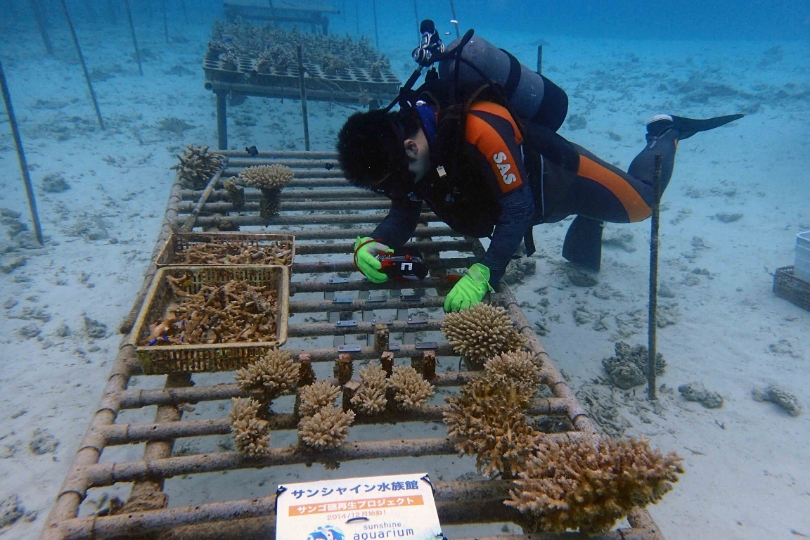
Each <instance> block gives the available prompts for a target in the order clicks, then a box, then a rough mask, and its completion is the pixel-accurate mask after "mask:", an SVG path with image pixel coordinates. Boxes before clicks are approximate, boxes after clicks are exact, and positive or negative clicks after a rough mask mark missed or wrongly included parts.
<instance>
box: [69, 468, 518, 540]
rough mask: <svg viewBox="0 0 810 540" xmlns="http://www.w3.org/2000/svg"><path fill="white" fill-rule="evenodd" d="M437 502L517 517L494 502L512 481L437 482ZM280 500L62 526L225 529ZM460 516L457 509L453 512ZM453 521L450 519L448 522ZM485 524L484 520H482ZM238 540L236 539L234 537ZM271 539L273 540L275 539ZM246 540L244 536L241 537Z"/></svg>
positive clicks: (75, 534) (104, 533)
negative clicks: (468, 503) (466, 503)
mask: <svg viewBox="0 0 810 540" xmlns="http://www.w3.org/2000/svg"><path fill="white" fill-rule="evenodd" d="M433 487H434V489H435V492H434V499H435V501H436V503H437V508H438V509H442V508H447V507H448V506H452V505H454V504H456V501H458V500H459V499H461V500H479V501H482V502H485V503H486V504H487V505H489V506H499V507H502V508H503V510H501V509H498V510H497V512H496V513H495V515H497V516H503V517H506V516H510V515H511V516H513V515H514V511H513V510H510V509H509V508H508V507H506V506H503V505H492V502H493V501H497V500H503V499H504V498H506V497H508V496H509V489H510V488H511V487H512V483H511V482H508V481H503V480H499V481H493V482H487V483H481V482H434V483H433ZM275 504H276V497H275V495H271V496H268V497H260V498H256V499H242V500H238V501H231V502H227V503H221V502H220V503H209V504H203V505H194V506H184V507H179V508H172V509H170V510H166V511H162V512H141V513H138V514H134V515H116V516H109V517H97V516H91V517H85V518H75V519H71V520H69V521H66V522H65V523H63V524H62V531H63V533H64V535H65V538H66V539H74V540H80V539H85V538H110V537H114V536H118V535H133V534H144V533H149V532H155V531H160V530H162V529H165V528H168V527H177V526H182V525H190V524H196V523H210V522H222V525H223V526H224V527H227V524H228V523H229V522H231V521H232V520H241V519H246V518H256V517H267V518H271V520H272V521H275ZM440 513H442V514H444V518H443V522H444V523H448V524H452V523H459V522H469V521H470V517H471V516H469V515H466V516H464V517H461V516H459V517H461V520H459V519H458V518H456V519H452V518H450V516H449V515H448V514H449V512H447V511H440ZM453 513H454V514H456V513H457V509H456V510H455V511H454V512H453ZM484 516H486V517H487V519H490V518H491V517H493V511H492V510H490V511H487V512H485V514H484V515H483V516H479V517H484ZM448 518H450V519H448ZM482 522H483V521H482ZM230 537H231V538H235V537H234V536H230ZM273 537H274V536H271V537H269V538H273ZM238 538H242V536H238Z"/></svg>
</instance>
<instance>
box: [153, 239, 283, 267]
mask: <svg viewBox="0 0 810 540" xmlns="http://www.w3.org/2000/svg"><path fill="white" fill-rule="evenodd" d="M201 244H217V245H225V246H233V247H235V248H240V247H254V248H271V249H274V250H277V251H283V252H287V251H289V253H288V255H287V256H285V259H288V260H289V263H288V264H286V266H292V263H293V259H294V258H295V236H293V235H291V234H267V233H172V234H171V236H169V238H168V239H167V240H166V243H165V244H164V245H163V249H161V250H160V254H159V255H158V257H157V261H156V264H157V266H158V267H159V268H160V267H164V266H173V265H183V266H188V265H189V263H187V262H184V257H183V253H184V252H185V251H187V250H188V249H189V248H191V247H192V246H198V245H201ZM191 264H194V263H191ZM215 264H222V265H226V264H228V263H226V262H224V261H222V262H219V263H215ZM253 264H257V263H253ZM206 266H207V265H206Z"/></svg>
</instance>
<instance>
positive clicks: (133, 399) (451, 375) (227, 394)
mask: <svg viewBox="0 0 810 540" xmlns="http://www.w3.org/2000/svg"><path fill="white" fill-rule="evenodd" d="M332 359H334V356H333V357H332ZM478 374H480V372H471V371H452V372H445V373H442V374H441V378H439V379H438V380H435V381H431V383H432V384H433V385H434V386H436V387H439V388H441V387H454V386H461V385H463V384H466V383H467V382H469V381H470V379H472V378H473V377H475V376H476V375H478ZM327 380H329V381H330V382H332V383H333V384H336V382H337V381H335V380H334V379H331V378H330V379H327ZM246 395H247V394H244V393H242V392H241V391H240V390H239V387H238V386H237V385H236V384H217V385H213V386H193V387H190V388H170V389H160V390H122V391H120V392H118V393H117V396H116V400H117V405H116V407H117V409H118V408H120V409H122V410H123V409H140V408H142V407H150V406H154V405H180V404H183V403H199V402H201V401H220V400H226V399H231V398H232V397H245V396H246ZM549 399H551V400H552V401H550V402H549V403H554V401H553V400H554V399H556V398H549ZM535 407H538V405H535ZM549 407H553V409H554V410H557V408H558V407H559V405H557V404H553V405H549ZM542 414H552V413H542Z"/></svg>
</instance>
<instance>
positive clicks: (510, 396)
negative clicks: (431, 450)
mask: <svg viewBox="0 0 810 540" xmlns="http://www.w3.org/2000/svg"><path fill="white" fill-rule="evenodd" d="M532 395H533V393H531V394H529V393H528V392H527V388H526V386H525V385H522V384H521V383H519V382H517V381H515V380H513V379H510V378H507V377H504V376H502V375H497V374H494V373H488V374H487V375H485V376H481V377H476V378H475V379H473V380H472V381H470V382H469V383H468V384H466V385H465V386H464V387H462V388H461V391H460V392H459V394H457V395H452V396H448V397H447V398H446V401H447V402H448V403H449V404H450V411H449V412H447V413H445V414H444V423H445V424H447V432H448V435H450V437H451V438H452V439H453V441H455V442H456V448H457V449H458V450H459V452H461V453H462V454H475V456H476V466H477V467H478V470H479V471H481V472H482V473H483V474H484V475H485V476H491V475H493V474H495V473H497V472H500V473H503V474H504V476H506V477H514V476H515V475H516V474H517V473H518V472H519V471H521V470H522V469H523V465H524V464H525V462H526V461H527V460H528V459H529V458H530V457H531V452H532V450H534V448H535V443H536V440H537V439H538V437H539V436H540V433H539V432H536V431H535V430H534V429H533V428H532V427H531V426H529V425H528V424H527V422H526V415H525V414H524V412H523V410H524V408H525V407H526V405H527V404H528V401H529V399H530V398H531V396H532Z"/></svg>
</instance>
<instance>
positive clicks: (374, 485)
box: [276, 473, 444, 540]
mask: <svg viewBox="0 0 810 540" xmlns="http://www.w3.org/2000/svg"><path fill="white" fill-rule="evenodd" d="M379 538H385V539H393V538H407V539H409V540H434V539H436V538H444V536H443V535H442V532H441V525H440V524H439V516H438V514H437V513H436V503H435V501H434V500H433V486H431V484H430V479H429V478H428V475H427V473H416V474H400V475H392V476H372V477H366V478H346V479H343V480H323V481H320V482H304V483H300V484H284V485H280V486H279V487H278V491H277V499H276V539H277V540H377V539H379Z"/></svg>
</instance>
